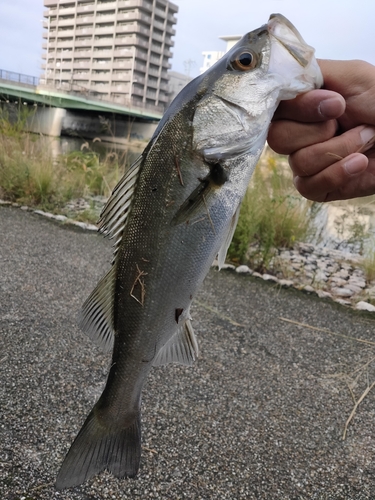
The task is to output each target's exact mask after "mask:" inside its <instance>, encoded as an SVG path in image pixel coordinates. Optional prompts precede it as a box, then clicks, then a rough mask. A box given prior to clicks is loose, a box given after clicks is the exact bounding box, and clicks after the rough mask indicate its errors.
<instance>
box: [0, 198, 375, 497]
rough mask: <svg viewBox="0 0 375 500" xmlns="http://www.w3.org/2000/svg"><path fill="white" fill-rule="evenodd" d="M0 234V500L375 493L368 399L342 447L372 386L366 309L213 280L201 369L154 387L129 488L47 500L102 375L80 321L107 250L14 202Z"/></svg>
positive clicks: (201, 300)
mask: <svg viewBox="0 0 375 500" xmlns="http://www.w3.org/2000/svg"><path fill="white" fill-rule="evenodd" d="M0 234H1V238H0V264H1V267H0V269H1V271H0V273H1V274H0V377H1V384H0V443H1V447H0V498H1V499H2V500H34V499H38V500H51V499H61V500H63V499H64V500H65V499H66V500H68V499H69V500H76V499H77V500H78V499H79V500H99V499H119V500H120V499H133V498H141V499H146V498H147V499H149V498H150V499H153V498H160V499H173V500H174V499H184V498H188V499H220V500H222V499H231V500H233V499H236V500H237V499H257V500H258V499H267V500H268V499H270V500H279V499H280V500H284V499H285V500H291V499H292V500H294V499H296V500H297V499H298V500H300V499H306V500H307V499H319V500H324V499H327V500H328V499H337V500H339V499H345V500H362V499H373V498H375V467H374V458H375V430H374V425H373V421H374V417H375V405H374V398H375V389H373V390H372V391H370V392H369V393H368V394H367V395H366V397H365V398H364V399H363V401H362V402H361V403H360V405H359V406H358V408H357V411H356V414H355V415H354V417H353V419H352V421H351V422H350V424H349V426H348V435H347V438H346V440H343V439H342V435H343V431H344V426H345V422H346V421H347V419H348V417H349V415H350V413H351V411H352V409H353V404H354V403H353V399H352V394H353V396H354V398H355V399H356V400H358V399H359V398H360V396H361V395H362V394H363V392H364V391H365V390H366V388H367V387H368V385H370V384H372V383H373V381H375V336H374V326H375V323H374V319H372V317H371V315H370V314H371V313H367V312H365V311H364V312H363V311H353V310H351V309H348V308H344V307H342V306H339V305H338V304H336V303H333V302H331V301H326V300H324V299H318V298H317V297H316V296H312V295H310V294H307V293H302V292H297V291H296V290H294V289H291V288H288V289H284V288H281V287H280V286H279V285H277V284H275V283H272V282H266V281H264V280H262V279H257V278H254V277H252V276H250V275H249V274H242V275H240V274H237V273H233V272H231V271H221V272H217V271H216V270H214V269H213V270H212V271H211V272H210V273H209V275H208V277H207V279H206V281H205V283H204V286H203V288H202V290H201V291H200V293H199V295H198V297H197V299H196V301H195V303H194V307H193V308H192V315H193V326H194V328H195V331H196V333H197V335H198V340H199V344H200V350H201V356H200V358H199V360H198V362H197V363H196V364H195V366H193V367H182V366H178V365H170V366H167V367H161V368H157V369H156V368H155V369H154V370H153V371H152V373H151V376H150V377H149V380H148V383H147V387H146V389H145V391H144V396H143V455H142V462H141V469H140V473H139V475H138V476H137V478H136V479H134V480H126V479H125V480H119V479H116V478H114V477H113V476H111V475H110V474H109V473H107V472H104V473H102V474H100V475H98V476H97V477H95V478H93V479H91V480H90V481H87V482H86V483H85V484H84V485H81V486H79V487H76V488H72V489H70V490H64V491H61V492H56V491H55V489H54V481H55V478H56V474H57V471H58V469H59V467H60V465H61V463H62V460H63V458H64V456H65V453H66V452H67V450H68V448H69V446H70V444H71V442H72V440H73V439H74V437H75V435H76V433H77V432H78V430H79V429H80V427H81V425H82V423H83V421H84V419H85V417H86V415H87V413H88V412H89V410H90V409H91V407H92V405H93V404H94V402H95V400H96V399H97V397H98V396H99V395H100V393H101V390H102V388H103V385H104V383H105V378H106V373H107V371H108V366H109V362H110V357H109V356H108V355H103V354H102V353H101V352H100V351H99V350H98V348H97V347H96V346H95V345H93V344H92V343H91V342H90V340H89V339H87V338H86V337H85V336H84V335H83V334H82V333H80V331H79V330H78V329H77V326H76V322H75V316H76V312H77V310H78V309H79V307H80V305H81V304H82V302H83V300H84V299H85V298H86V297H87V295H88V293H90V291H91V290H92V288H93V286H94V285H95V284H96V281H97V280H98V279H99V277H100V276H101V275H103V274H104V272H105V271H106V270H107V269H108V267H109V263H110V260H111V248H110V245H109V244H108V242H107V241H106V240H104V239H103V238H101V237H100V236H98V235H96V234H94V233H90V232H87V231H86V232H85V231H83V230H81V229H79V228H74V227H72V226H69V227H65V226H64V225H63V224H62V223H59V224H58V223H56V222H52V221H50V220H47V219H44V218H40V217H38V216H37V215H35V214H32V213H30V212H26V211H21V210H19V209H15V208H11V207H0ZM286 320H288V321H286ZM311 327H314V328H311ZM358 339H359V340H361V341H359V340H358ZM351 393H352V394H351Z"/></svg>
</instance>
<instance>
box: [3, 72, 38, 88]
mask: <svg viewBox="0 0 375 500" xmlns="http://www.w3.org/2000/svg"><path fill="white" fill-rule="evenodd" d="M0 79H1V80H8V81H10V82H16V83H23V84H26V85H32V86H33V87H37V86H38V85H39V80H40V79H39V78H38V77H37V76H30V75H22V74H21V73H15V72H14V71H6V70H5V69H0Z"/></svg>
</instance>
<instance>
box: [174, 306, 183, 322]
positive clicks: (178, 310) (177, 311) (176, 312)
mask: <svg viewBox="0 0 375 500" xmlns="http://www.w3.org/2000/svg"><path fill="white" fill-rule="evenodd" d="M182 311H183V309H181V308H180V307H178V308H177V309H176V310H175V312H174V319H175V320H176V323H177V324H178V318H179V317H180V316H181V314H182Z"/></svg>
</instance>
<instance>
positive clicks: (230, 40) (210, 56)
mask: <svg viewBox="0 0 375 500" xmlns="http://www.w3.org/2000/svg"><path fill="white" fill-rule="evenodd" d="M241 37H242V35H228V36H220V37H219V38H220V40H224V42H227V46H226V49H225V51H224V52H222V51H214V50H210V51H205V52H202V56H203V65H202V67H201V68H200V72H201V74H202V73H204V72H205V71H206V70H207V69H208V68H211V66H213V65H214V64H215V63H216V62H217V61H218V60H219V59H221V58H222V57H223V55H224V54H226V53H227V52H228V50H230V49H231V48H232V47H233V46H234V45H235V44H236V43H237V42H238V40H240V39H241Z"/></svg>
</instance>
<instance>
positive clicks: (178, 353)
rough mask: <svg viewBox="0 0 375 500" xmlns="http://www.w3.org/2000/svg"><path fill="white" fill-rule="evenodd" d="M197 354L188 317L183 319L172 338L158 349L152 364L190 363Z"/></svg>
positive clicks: (196, 346) (196, 343)
mask: <svg viewBox="0 0 375 500" xmlns="http://www.w3.org/2000/svg"><path fill="white" fill-rule="evenodd" d="M198 355H199V348H198V342H197V339H196V337H195V334H194V330H193V327H192V326H191V322H190V319H185V320H184V321H183V322H182V323H181V325H180V326H179V328H178V330H177V332H176V333H175V334H174V335H173V337H172V338H170V339H169V341H168V342H167V343H166V344H165V345H164V346H163V347H162V348H161V349H160V350H159V352H158V354H157V355H156V357H155V359H154V361H153V365H154V366H161V365H166V364H168V363H180V364H182V365H188V366H190V365H192V364H193V363H194V361H195V360H196V358H197V357H198Z"/></svg>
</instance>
